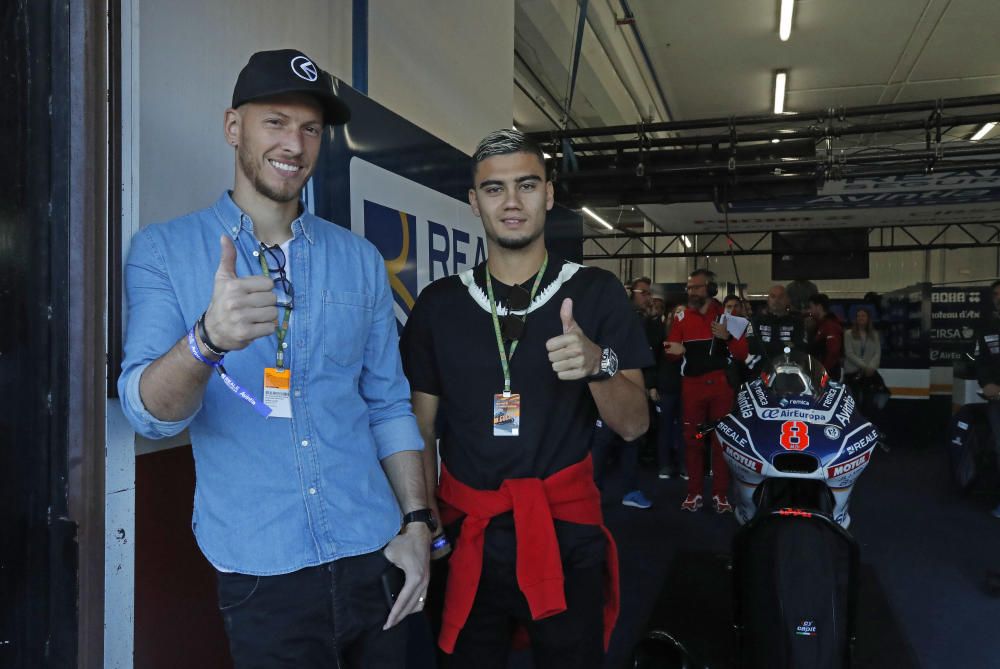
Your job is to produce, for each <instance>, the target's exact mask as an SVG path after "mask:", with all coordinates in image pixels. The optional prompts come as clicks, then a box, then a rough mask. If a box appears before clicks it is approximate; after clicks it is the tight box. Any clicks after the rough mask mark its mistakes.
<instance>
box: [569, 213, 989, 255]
mask: <svg viewBox="0 0 1000 669" xmlns="http://www.w3.org/2000/svg"><path fill="white" fill-rule="evenodd" d="M970 225H979V226H983V227H986V228H987V230H985V231H981V232H980V233H979V234H975V233H974V232H973V231H972V230H970V229H969V228H970ZM851 229H854V230H865V229H867V231H868V243H867V244H866V245H858V244H855V243H852V242H851V241H850V240H849V239H847V240H845V239H844V238H843V236H842V235H840V233H841V232H842V230H840V229H837V230H834V229H830V230H823V229H818V230H817V229H810V230H808V231H807V230H781V231H779V232H809V233H810V235H813V236H814V237H815V236H817V235H820V236H821V235H823V234H824V233H826V239H824V240H823V241H824V242H827V243H824V244H814V243H810V245H808V246H802V247H801V248H794V249H785V250H783V251H780V252H792V253H795V254H796V255H826V254H829V253H831V252H843V253H857V252H868V253H892V252H899V251H935V250H954V249H967V248H1000V221H992V222H988V223H975V224H968V223H947V224H940V225H910V226H907V225H882V226H875V227H870V228H848V230H851ZM955 231H957V232H958V233H960V234H959V237H960V239H959V241H942V240H943V239H945V238H946V236H947V235H948V233H949V232H955ZM771 234H772V233H771V232H739V233H733V234H732V235H726V233H724V232H713V233H703V234H700V235H695V234H692V233H687V234H684V233H669V232H639V233H618V234H607V235H600V234H598V235H584V237H583V238H584V240H585V241H590V242H592V243H593V245H594V246H596V247H597V248H598V249H599V251H600V252H599V253H588V252H587V251H588V245H587V244H584V254H583V259H584V260H626V259H640V258H703V257H705V256H718V255H730V254H731V255H734V256H760V255H771V254H772V253H778V252H779V251H775V250H774V249H772V248H771ZM685 237H687V238H688V239H689V240H694V243H693V245H692V247H691V248H687V247H685V244H684V238H685ZM814 241H815V240H814ZM786 243H787V241H786ZM793 243H794V242H793ZM635 244H638V245H639V246H641V247H642V250H640V251H635V250H634V245H635ZM675 244H676V245H679V246H681V247H683V248H685V250H684V251H670V250H669V249H670V248H671V247H672V246H674V245H675ZM630 245H632V247H633V248H632V249H630V250H626V249H627V248H628V247H629V246H630ZM831 246H832V248H831Z"/></svg>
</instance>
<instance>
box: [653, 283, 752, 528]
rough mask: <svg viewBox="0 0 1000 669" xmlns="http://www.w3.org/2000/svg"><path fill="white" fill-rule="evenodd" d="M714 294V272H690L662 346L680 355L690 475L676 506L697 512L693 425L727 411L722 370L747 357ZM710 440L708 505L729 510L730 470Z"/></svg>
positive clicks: (698, 475)
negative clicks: (683, 305)
mask: <svg viewBox="0 0 1000 669" xmlns="http://www.w3.org/2000/svg"><path fill="white" fill-rule="evenodd" d="M717 292H718V287H717V286H716V283H715V274H714V273H713V272H711V271H709V270H707V269H697V270H695V271H694V272H692V273H691V275H690V276H689V277H688V282H687V294H688V306H687V309H685V310H684V311H682V312H681V313H679V314H677V317H676V319H675V322H674V326H673V327H672V328H671V329H670V335H669V336H668V337H667V343H666V345H665V346H666V352H667V355H668V356H671V357H673V358H674V359H677V358H680V359H681V377H682V379H681V381H682V385H681V393H682V394H681V396H682V397H683V415H684V441H685V445H686V451H685V459H686V460H687V470H688V474H689V475H690V478H689V480H688V491H687V497H686V498H685V499H684V502H683V503H682V504H681V509H682V510H684V511H697V510H698V509H700V508H701V506H702V489H703V486H704V479H703V470H704V461H703V458H702V446H701V444H702V440H701V438H699V436H698V432H699V430H698V427H699V425H701V424H702V423H705V422H706V421H717V420H719V419H720V418H722V417H723V416H725V415H726V414H727V413H729V410H730V408H731V407H732V404H733V390H732V388H731V387H730V385H729V382H728V381H727V380H726V372H725V370H726V369H727V368H728V367H729V366H730V365H731V364H732V362H733V360H745V359H746V357H747V340H746V337H744V336H742V332H741V333H740V336H734V335H733V333H732V332H730V331H729V328H728V325H729V324H728V320H729V319H728V317H727V316H726V315H725V314H724V313H723V311H722V308H721V307H720V306H719V303H718V302H717V301H715V300H714V299H711V298H713V297H715V294H716V293H717ZM743 320H744V321H745V319H743ZM743 327H744V328H745V327H746V326H745V323H744V326H743ZM711 440H712V441H711V443H712V471H713V473H714V476H713V479H712V504H713V507H714V509H715V512H716V513H728V512H731V511H732V510H733V509H732V507H731V506H730V504H729V497H728V492H729V470H728V469H727V467H726V462H725V459H724V458H723V457H722V447H721V446H720V445H719V442H718V440H717V439H716V438H715V436H714V435H713V436H712V437H711Z"/></svg>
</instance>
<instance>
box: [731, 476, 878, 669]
mask: <svg viewBox="0 0 1000 669" xmlns="http://www.w3.org/2000/svg"><path fill="white" fill-rule="evenodd" d="M770 492H771V493H772V495H777V493H779V492H785V493H788V494H793V492H792V491H790V490H779V489H772V490H771V491H770ZM799 492H801V489H800V490H799ZM765 495H766V493H765ZM774 499H775V498H772V501H773V500H774ZM786 499H787V498H786ZM765 501H766V500H765ZM858 573H859V558H858V549H857V544H856V543H855V542H854V540H853V538H851V536H850V535H849V534H848V533H847V532H846V531H845V530H844V529H843V528H841V527H840V526H839V525H838V524H837V523H835V522H834V521H833V520H832V519H831V518H830V517H829V516H828V515H824V514H822V513H814V512H812V511H807V510H804V509H794V508H790V507H785V506H784V505H782V507H781V508H774V507H771V510H762V511H761V512H759V513H758V514H757V516H756V517H755V518H754V519H753V520H752V521H751V522H750V523H748V524H747V525H746V526H745V527H743V528H742V529H741V530H740V531H739V533H738V534H737V537H736V542H735V546H734V555H733V576H734V585H735V595H736V601H735V610H736V629H737V633H738V637H739V639H738V649H739V650H738V653H739V663H738V666H739V667H741V669H776V668H780V669H806V668H808V669H845V668H847V667H849V666H850V662H851V653H852V648H853V642H854V634H855V632H854V629H855V618H856V610H857V605H856V602H857V584H858Z"/></svg>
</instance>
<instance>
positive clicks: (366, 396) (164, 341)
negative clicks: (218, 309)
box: [118, 193, 423, 575]
mask: <svg viewBox="0 0 1000 669" xmlns="http://www.w3.org/2000/svg"><path fill="white" fill-rule="evenodd" d="M222 234H226V235H229V236H230V237H231V238H232V239H233V242H234V244H235V246H236V273H237V275H239V276H248V275H251V274H260V273H261V268H260V264H259V261H258V259H257V258H256V257H254V256H253V251H254V249H256V248H257V245H258V241H257V239H256V238H255V236H254V231H253V222H252V221H251V220H250V218H249V216H247V215H246V214H244V213H243V212H242V211H241V210H240V209H239V207H237V206H236V204H235V203H234V202H233V200H232V198H231V197H230V196H229V194H228V193H225V194H223V196H222V197H221V198H219V200H218V201H217V202H216V203H215V204H214V205H213V206H212V207H209V208H207V209H203V210H201V211H198V212H195V213H192V214H189V215H187V216H184V217H181V218H178V219H175V220H173V221H169V222H167V223H161V224H157V225H152V226H149V227H147V228H145V229H143V230H142V231H140V232H139V233H137V234H136V235H135V237H134V238H133V240H132V247H131V251H130V252H129V258H128V263H127V265H126V268H125V287H126V293H127V306H128V330H127V336H126V344H125V359H124V362H123V363H122V375H121V377H120V379H119V381H118V391H119V395H120V396H121V398H122V407H123V408H124V411H125V415H126V416H127V417H128V419H129V422H130V423H131V424H132V426H133V427H134V428H135V430H136V432H138V433H139V434H142V435H144V436H146V437H149V438H152V439H156V438H162V437H168V436H172V435H175V434H177V433H179V432H181V431H182V430H183V429H184V428H186V427H189V428H190V434H191V441H192V443H193V450H194V459H195V473H196V476H197V484H196V487H195V498H194V517H193V519H192V527H193V529H194V533H195V537H196V538H197V541H198V544H199V546H200V547H201V550H202V552H203V553H204V554H205V556H206V557H207V558H208V559H209V561H211V562H212V564H214V565H215V566H216V567H218V568H220V569H224V570H230V571H238V572H241V573H245V574H255V575H271V574H283V573H288V572H292V571H295V570H297V569H301V568H303V567H307V566H313V565H317V564H322V563H324V562H329V561H330V560H335V559H337V558H341V557H347V556H351V555H359V554H363V553H367V552H371V551H373V550H376V549H378V548H380V547H382V546H384V545H385V544H386V543H387V542H388V541H389V540H390V539H392V537H393V536H394V535H395V534H396V532H397V531H398V530H399V526H400V520H401V517H400V510H399V506H398V503H397V501H396V497H395V495H394V494H393V491H392V488H391V487H390V485H389V481H388V479H387V477H386V475H385V472H384V471H383V470H382V467H381V463H380V461H381V460H382V459H384V458H386V457H388V456H390V455H392V454H393V453H396V452H399V451H403V450H421V449H422V448H423V441H422V439H421V437H420V433H419V431H418V430H417V425H416V420H415V419H414V417H413V412H412V411H411V408H410V389H409V385H408V384H407V382H406V378H405V377H404V376H403V372H402V367H401V365H400V360H399V346H398V338H397V332H396V318H395V316H394V314H393V298H392V293H391V292H390V290H389V283H388V279H387V276H386V271H385V265H384V263H383V260H382V257H381V255H380V254H379V252H378V251H377V250H376V249H375V247H374V246H372V245H371V244H370V243H369V242H367V241H365V240H364V239H362V238H360V237H358V236H357V235H354V234H352V233H351V232H350V231H348V230H346V229H344V228H341V227H339V226H336V225H333V224H332V223H329V222H327V221H324V220H323V219H321V218H318V217H316V216H313V215H312V214H309V213H304V214H303V215H302V216H300V217H299V218H298V219H296V220H295V221H294V222H293V223H292V234H293V237H292V241H291V246H290V252H291V268H290V269H291V277H290V278H291V282H292V286H293V287H294V290H295V311H294V312H293V316H292V319H291V326H290V328H289V331H288V336H287V339H286V342H288V344H289V346H288V348H287V349H286V367H288V368H289V369H291V371H292V380H291V391H292V398H291V402H292V418H291V419H287V418H268V419H265V418H262V417H261V416H260V415H258V414H257V413H256V412H254V410H253V409H252V408H251V407H250V406H249V405H248V404H246V403H245V402H244V401H242V400H240V399H239V398H238V397H237V396H236V395H235V394H233V393H232V392H231V391H230V390H229V389H228V388H227V387H226V386H225V385H224V383H223V381H222V379H221V378H219V377H218V376H217V375H214V374H213V375H212V377H211V378H210V379H209V381H208V386H207V387H206V389H205V396H204V400H203V402H202V405H201V406H200V407H199V408H198V410H197V411H195V412H194V415H192V416H191V417H190V418H188V419H186V420H182V421H178V422H167V421H161V420H157V419H156V418H155V417H154V416H152V415H151V414H150V413H149V412H148V411H147V410H146V408H145V407H144V406H143V403H142V400H141V398H140V396H139V378H140V376H141V375H142V373H143V371H144V370H145V369H146V367H147V366H148V365H149V364H150V363H151V362H153V361H154V360H156V359H157V358H159V357H160V356H162V355H163V354H164V353H165V352H166V351H168V350H169V349H170V348H171V347H172V346H174V344H176V343H177V341H178V340H179V339H180V338H181V337H183V336H185V333H186V331H187V330H188V329H189V328H190V327H191V325H192V324H193V323H194V322H195V321H196V320H197V319H198V317H199V316H200V315H201V313H202V312H203V311H204V310H205V309H206V308H207V306H208V303H209V301H210V299H211V297H212V289H213V285H214V284H213V282H214V276H215V271H216V268H217V267H218V265H219V257H220V250H219V237H220V236H221V235H222ZM277 345H278V340H277V336H275V335H272V336H270V337H264V338H261V339H258V340H256V341H254V342H253V343H252V344H251V345H250V346H249V347H247V348H246V349H244V350H241V351H233V352H232V353H230V354H229V355H227V356H226V361H225V365H226V370H227V371H228V372H229V374H230V375H231V376H232V377H233V378H235V379H236V381H237V382H238V383H239V384H240V385H242V386H243V387H244V388H246V389H248V390H249V391H250V392H251V393H253V394H254V395H255V396H256V397H257V398H258V399H259V398H262V397H263V383H264V368H265V367H273V366H274V364H275V353H276V350H277Z"/></svg>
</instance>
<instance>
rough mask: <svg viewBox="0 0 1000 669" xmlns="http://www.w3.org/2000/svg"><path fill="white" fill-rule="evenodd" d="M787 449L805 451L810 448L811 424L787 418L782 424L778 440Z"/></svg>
mask: <svg viewBox="0 0 1000 669" xmlns="http://www.w3.org/2000/svg"><path fill="white" fill-rule="evenodd" d="M778 443H780V444H781V447H782V448H783V449H785V450H786V451H804V450H806V449H807V448H809V425H807V424H806V423H803V422H802V421H800V420H787V421H785V422H784V423H782V424H781V438H780V439H779V440H778Z"/></svg>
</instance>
